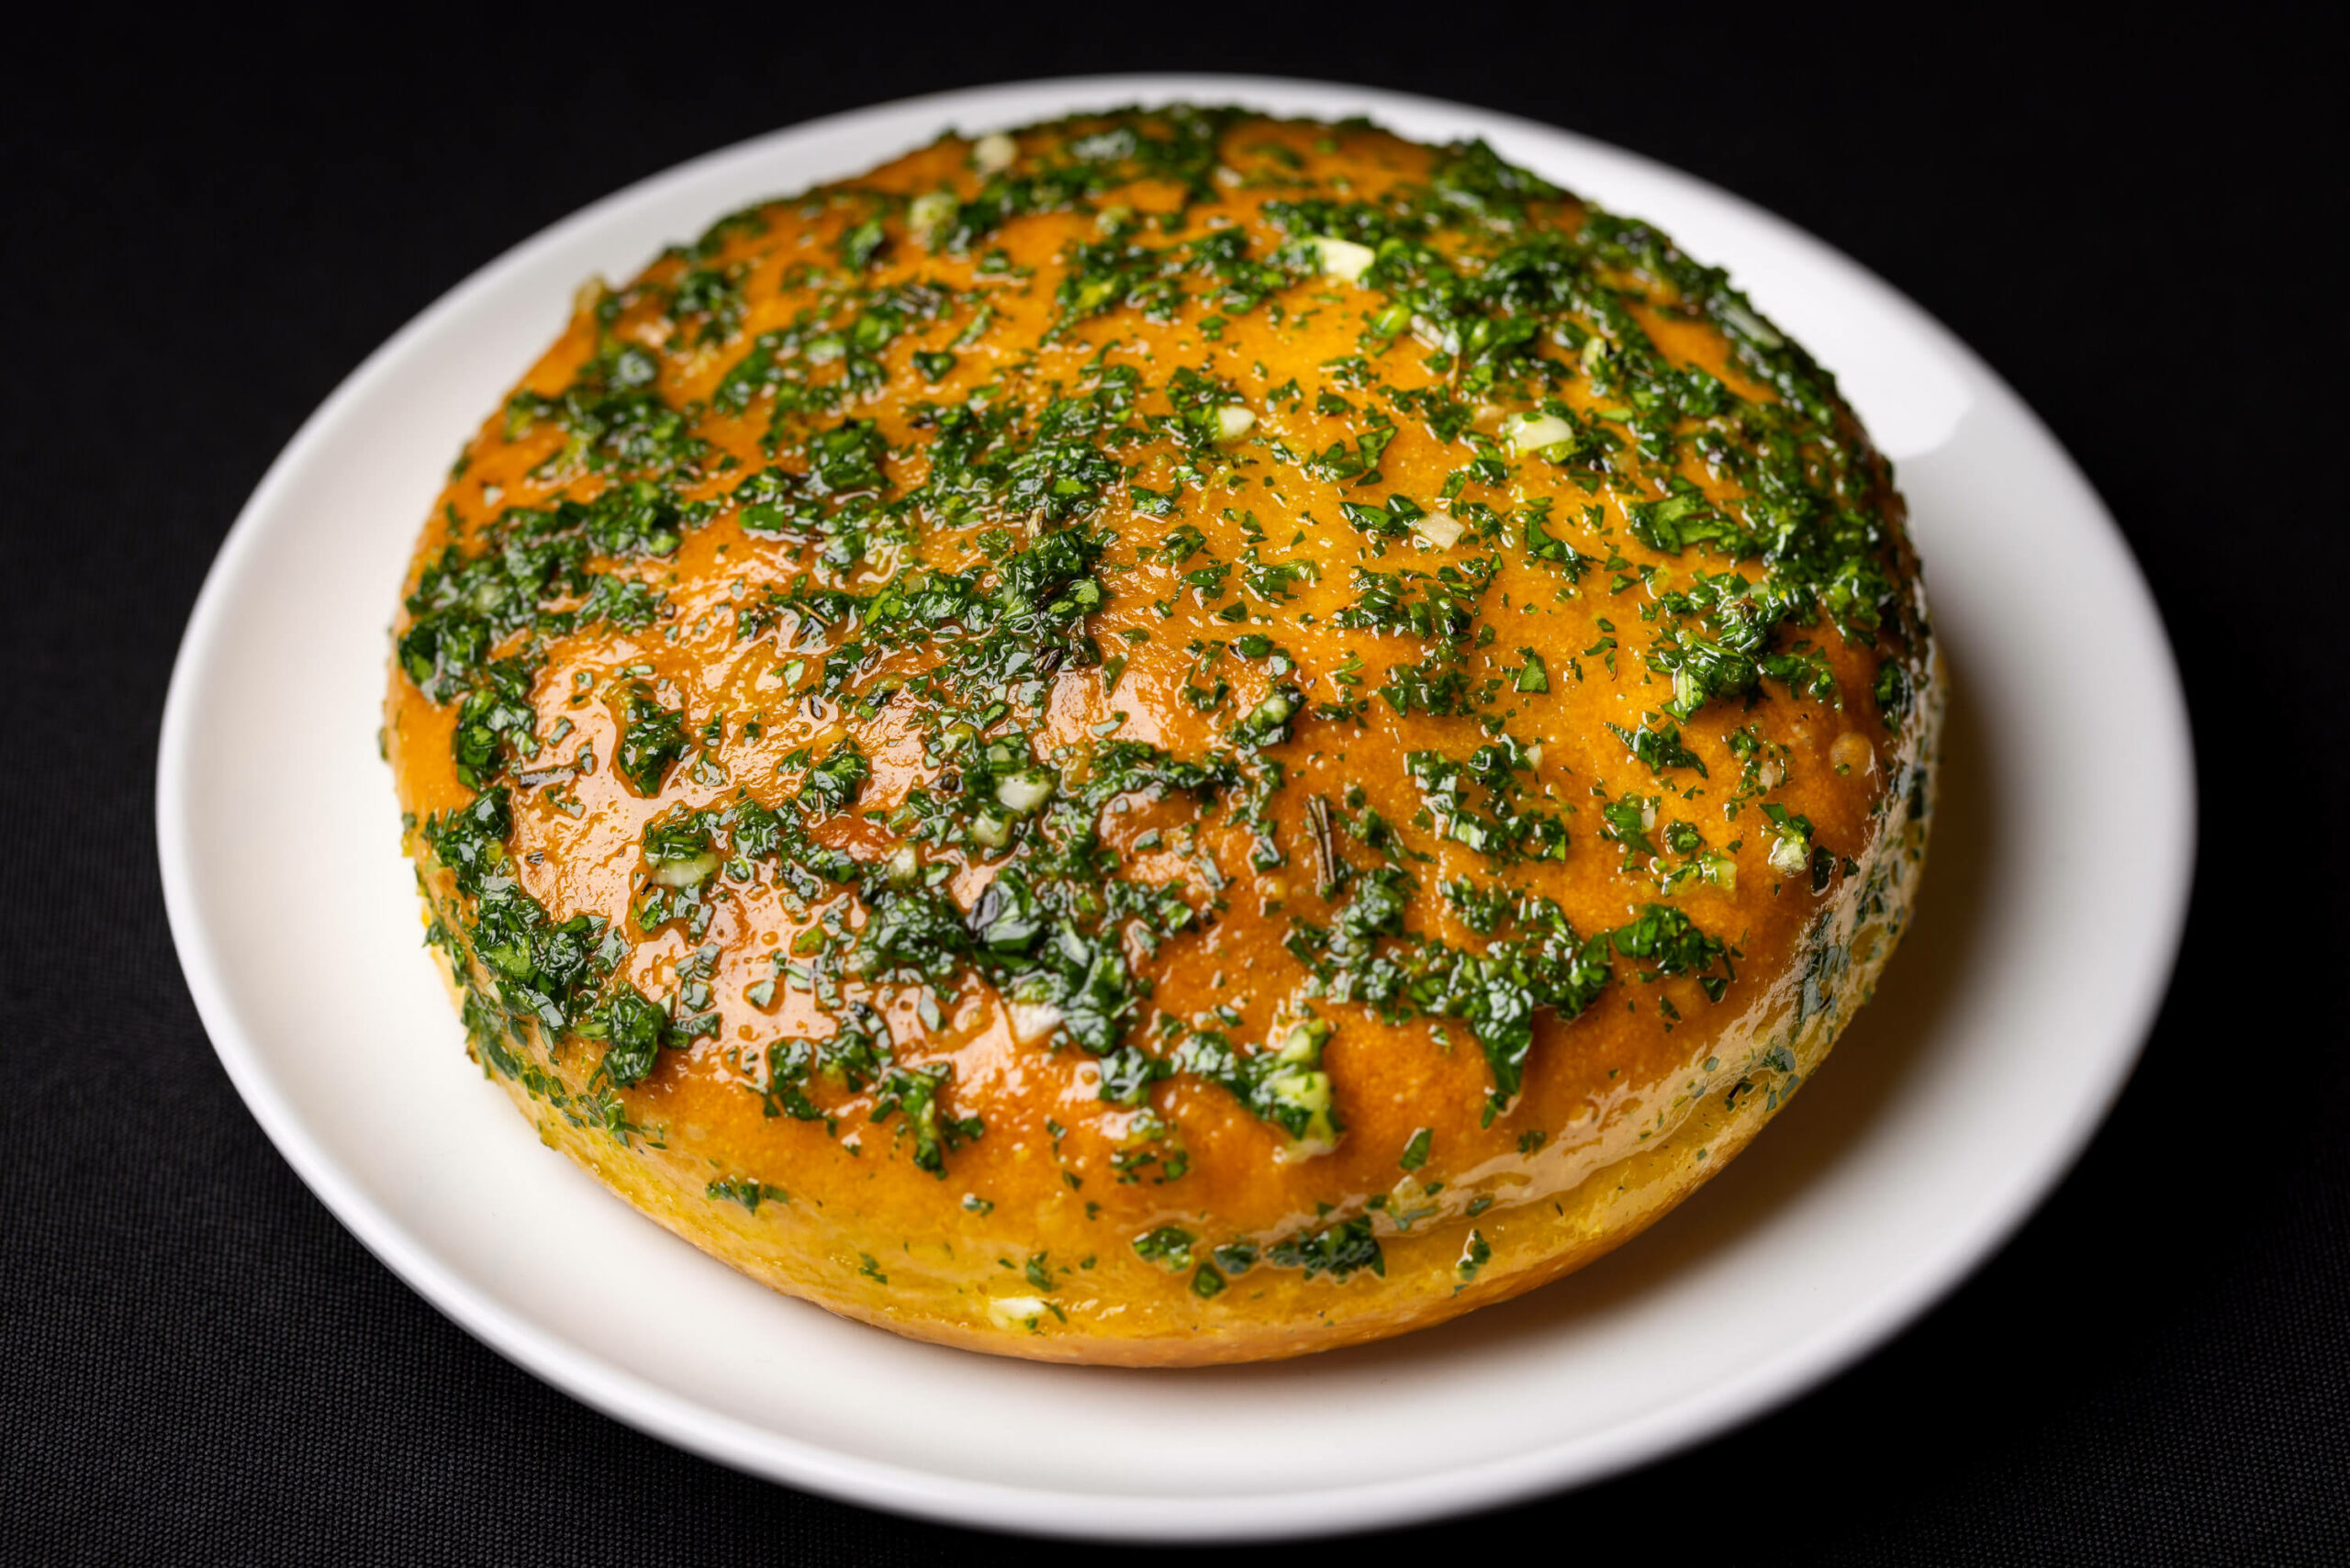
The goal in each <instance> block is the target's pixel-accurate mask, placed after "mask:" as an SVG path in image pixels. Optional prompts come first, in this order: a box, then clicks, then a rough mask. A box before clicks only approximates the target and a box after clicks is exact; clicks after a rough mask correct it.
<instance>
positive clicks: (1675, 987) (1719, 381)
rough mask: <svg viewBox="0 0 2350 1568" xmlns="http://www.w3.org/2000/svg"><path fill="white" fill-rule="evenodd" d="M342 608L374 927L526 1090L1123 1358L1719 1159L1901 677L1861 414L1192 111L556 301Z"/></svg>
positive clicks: (1052, 148)
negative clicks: (403, 895)
mask: <svg viewBox="0 0 2350 1568" xmlns="http://www.w3.org/2000/svg"><path fill="white" fill-rule="evenodd" d="M387 586H388V585H387ZM393 635H394V644H395V650H394V657H393V660H392V665H391V672H390V682H389V691H388V701H387V712H386V750H387V754H388V756H389V757H390V760H391V764H392V767H393V770H394V774H395V778H396V780H397V789H398V793H399V798H400V802H401V806H402V808H403V811H404V817H403V822H404V824H405V829H406V835H407V836H406V842H407V846H408V850H409V852H410V853H411V855H412V856H413V857H414V859H415V862H416V866H417V870H418V877H419V883H420V890H421V891H422V894H423V898H424V902H425V907H426V915H427V919H428V922H429V926H428V936H429V939H430V942H431V946H432V950H433V952H434V953H435V954H436V955H437V957H438V958H440V960H441V961H442V965H443V968H444V971H445V974H446V977H447V978H448V980H450V982H451V986H452V990H453V994H454V995H455V996H456V998H457V1001H458V1003H459V1005H460V1008H461V1011H462V1013H463V1015H464V1024H465V1028H466V1033H467V1036H468V1038H469V1041H470V1047H471V1050H472V1053H473V1055H474V1056H475V1058H476V1059H477V1060H478V1062H479V1063H480V1065H481V1068H482V1070H483V1071H484V1072H485V1073H486V1074H487V1076H488V1077H489V1078H491V1079H492V1080H494V1081H496V1082H498V1084H500V1085H502V1086H503V1087H504V1088H505V1089H506V1090H507V1091H508V1092H509V1093H510V1094H511V1095H512V1097H513V1099H514V1101H515V1103H516V1104H517V1105H518V1106H520V1109H521V1111H522V1112H523V1114H525V1115H526V1116H528V1117H529V1118H530V1119H531V1120H532V1123H533V1124H535V1126H537V1128H538V1130H539V1132H540V1135H541V1136H542V1137H543V1138H544V1139H545V1140H546V1141H547V1142H548V1143H550V1144H552V1145H554V1147H556V1148H560V1149H562V1150H563V1151H564V1152H565V1153H566V1154H568V1155H570V1156H571V1157H572V1158H573V1159H576V1160H578V1161H580V1162H581V1163H582V1164H584V1165H585V1166H587V1167H588V1169H590V1170H593V1171H594V1172H596V1174H597V1175H598V1176H599V1177H600V1178H601V1179H602V1180H603V1181H604V1182H607V1183H609V1184H610V1186H611V1187H612V1188H613V1189H614V1190H615V1191H617V1192H618V1193H620V1194H621V1195H622V1196H623V1197H625V1198H626V1199H627V1200H628V1201H629V1202H630V1203H632V1204H635V1205H636V1206H637V1207H638V1208H640V1209H642V1210H643V1212H644V1213H645V1214H647V1215H651V1216H652V1217H653V1218H655V1220H657V1221H659V1222H660V1223H661V1224H663V1225H665V1226H668V1227H669V1228H670V1229H671V1230H673V1231H675V1232H676V1233H677V1234H678V1235H679V1236H681V1237H683V1238H687V1239H688V1240H689V1241H691V1242H693V1243H694V1244H696V1245H698V1246H699V1247H701V1248H703V1249H707V1250H709V1251H711V1252H712V1253H714V1254H716V1255H717V1256H719V1257H721V1258H722V1259H724V1260H726V1261H728V1262H729V1263H732V1264H733V1265H734V1266H735V1267H737V1268H739V1269H742V1270H744V1271H746V1272H748V1273H750V1274H752V1275H754V1276H755V1277H756V1278H758V1279H760V1280H763V1281H765V1282H767V1283H769V1284H771V1285H773V1286H774V1287H775V1288H777V1289H778V1290H780V1291H784V1292H787V1293H789V1294H792V1295H795V1296H800V1297H804V1298H806V1299H807V1300H809V1301H812V1302H815V1303H818V1304H820V1305H823V1306H825V1307H828V1308H830V1309H832V1310H833V1311H835V1312H839V1313H843V1314H845V1315H848V1316H852V1317H856V1318H860V1319H863V1320H865V1321H867V1322H870V1323H874V1324H877V1325H879V1326H881V1327H886V1328H889V1329H892V1330H894V1331H896V1332H899V1333H901V1334H908V1335H912V1336H915V1337H917V1338H923V1339H929V1340H935V1341H940V1342H944V1343H948V1344H954V1345H959V1346H965V1347H968V1348H971V1349H975V1350H990V1351H996V1352H1000V1353H1004V1354H1009V1355H1016V1356H1027V1357H1035V1358H1041V1359H1047V1360H1056V1361H1096V1362H1123V1363H1131V1364H1147V1365H1179V1364H1193V1363H1203V1362H1218V1361H1245V1360H1252V1359H1259V1358H1268V1357H1279V1356H1291V1355H1296V1354H1300V1353H1302V1352H1306V1351H1311V1350H1321V1349H1325V1348H1328V1347H1332V1346H1337V1345H1344V1344H1348V1343H1354V1342H1359V1341H1362V1340H1366V1339H1371V1338H1380V1337H1382V1336H1386V1335H1391V1334H1394V1333H1397V1332H1401V1331H1403V1330H1405V1329H1409V1328H1413V1327H1420V1326H1424V1325H1427V1324H1432V1323H1436V1322H1438V1321H1441V1320H1443V1319H1445V1318H1448V1317H1450V1316H1455V1315H1457V1314H1460V1313H1461V1312H1465V1311H1468V1310H1470V1309H1472V1308H1473V1307H1477V1306H1480V1305H1486V1304H1488V1303H1492V1302H1495V1301H1499V1300H1502V1299H1504V1298H1505V1297H1508V1296H1511V1295H1515V1294H1518V1293H1520V1292H1523V1291H1525V1290H1527V1289H1529V1288H1531V1287H1533V1286H1536V1285H1539V1284H1540V1283H1542V1282H1545V1281H1548V1280H1550V1279H1553V1278H1556V1277H1557V1276H1559V1275H1560V1274H1561V1273H1564V1272H1566V1271H1570V1270H1572V1269H1574V1268H1577V1267H1579V1266H1581V1265H1582V1264H1583V1263H1586V1262H1588V1261H1590V1260H1592V1259H1594V1258H1595V1257H1597V1256H1599V1255H1600V1254H1601V1253H1604V1252H1606V1250H1607V1249H1610V1248H1613V1247H1615V1246H1617V1245H1618V1244H1619V1243H1621V1242H1623V1241H1624V1240H1625V1239H1627V1238H1629V1237H1631V1236H1633V1235H1634V1234H1636V1233H1638V1232H1639V1230H1640V1229H1641V1228H1642V1227H1644V1226H1647V1225H1648V1224H1650V1223H1651V1221H1653V1220H1655V1219H1657V1218H1658V1217H1659V1216H1661V1215H1663V1214H1665V1213H1666V1212H1667V1211H1668V1210H1670V1209H1671V1208H1672V1206H1673V1204H1675V1203H1677V1202H1678V1201H1679V1200H1680V1199H1681V1198H1683V1197H1684V1196H1685V1195H1687V1194H1688V1193H1690V1192H1691V1191H1692V1190H1694V1189H1695V1186H1696V1185H1697V1184H1698V1183H1699V1182H1702V1181H1704V1180H1705V1179H1706V1178H1707V1177H1708V1176H1710V1175H1712V1174H1713V1173H1715V1172H1717V1171H1718V1170H1721V1169H1722V1167H1723V1166H1724V1165H1726V1164H1727V1163H1728V1162H1729V1160H1730V1159H1731V1158H1732V1157H1733V1156H1734V1155H1735V1154H1736V1153H1737V1152H1738V1151H1739V1149H1740V1148H1742V1147H1743V1146H1744V1145H1745V1143H1746V1141H1747V1140H1748V1139H1749V1138H1751V1137H1753V1136H1754V1134H1755V1133H1756V1132H1757V1131H1758V1130H1759V1129H1760V1128H1761V1127H1762V1124H1763V1123H1764V1122H1765V1121H1767V1120H1768V1119H1770V1117H1771V1116H1772V1115H1773V1114H1774V1113H1775V1112H1776V1111H1777V1110H1778V1109H1779V1108H1780V1107H1781V1106H1783V1105H1784V1104H1785V1103H1786V1102H1787V1100H1788V1097H1789V1096H1790V1095H1792V1094H1793V1093H1794V1092H1796V1089H1797V1087H1798V1086H1799V1085H1800V1084H1801V1083H1802V1082H1804V1081H1805V1080H1806V1079H1807V1078H1808V1077H1809V1076H1810V1075H1811V1074H1812V1073H1813V1072H1814V1071H1816V1070H1818V1069H1819V1067H1820V1064H1821V1062H1822V1060H1823V1058H1825V1057H1826V1055H1827V1053H1828V1050H1829V1047H1830V1045H1831V1044H1832V1043H1833V1041H1834V1039H1835V1037H1836V1036H1837V1034H1838V1033H1839V1031H1840V1030H1841V1028H1842V1027H1843V1025H1845V1023H1846V1022H1847V1021H1848V1020H1849V1019H1850V1017H1851V1015H1852V1012H1853V1010H1854V1009H1855V1008H1856V1007H1857V1006H1859V1005H1860V1004H1861V1002H1863V1000H1864V999H1865V998H1866V997H1867V995H1868V994H1869V991H1870V990H1871V987H1872V985H1873V983H1874V979H1875V976H1876V975H1877V973H1878V971H1879V969H1880V968H1881V967H1882V966H1883V965H1884V963H1885V962H1886V958H1887V957H1888V956H1889V955H1890V954H1891V952H1892V950H1893V948H1894V946H1895V945H1896V943H1897V940H1898V938H1899V936H1900V934H1901V932H1902V930H1903V928H1904V925H1905V924H1906V921H1907V917H1908V909H1909V906H1910V902H1911V899H1912V897H1913V894H1914V891H1915V889H1916V884H1917V879H1918V877H1919V870H1920V868H1921V866H1922V863H1923V857H1924V848H1925V834H1926V826H1927V822H1928V818H1929V815H1930V806H1931V801H1932V793H1933V777H1934V773H1933V765H1934V756H1935V747H1936V744H1937V734H1938V732H1939V723H1940V715H1941V709H1942V677H1941V673H1940V666H1939V661H1938V659H1937V656H1936V654H1935V650H1934V646H1933V643H1932V640H1931V633H1930V622H1929V618H1928V614H1927V608H1926V602H1925V598H1924V593H1923V588H1922V587H1921V584H1920V581H1919V572H1918V565H1917V561H1916V558H1915V555H1914V554H1913V553H1912V550H1911V547H1910V544H1909V542H1908V535H1907V532H1906V529H1905V525H1904V514H1903V509H1902V504H1901V500H1900V498H1899V496H1898V494H1897V492H1896V490H1895V489H1894V487H1893V482H1892V476H1891V473H1890V470H1889V467H1888V465H1886V462H1885V461H1884V460H1883V459H1882V458H1881V457H1880V456H1879V455H1878V454H1877V453H1876V452H1875V451H1874V448H1873V447H1872V446H1871V445H1870V443H1869V441H1868V438H1867V436H1866V435H1865V433H1864V432H1863V430H1862V428H1861V426H1860V424H1859V422H1858V421H1857V420H1856V419H1855V418H1854V417H1853V415H1852V411H1851V409H1849V408H1848V407H1847V406H1846V405H1845V403H1844V402H1843V401H1842V400H1841V398H1840V397H1839V396H1838V394H1837V391H1836V388H1835V384H1834V381H1833V379H1832V377H1831V376H1830V375H1828V374H1827V373H1826V372H1824V371H1823V370H1822V369H1820V368H1819V367H1818V365H1816V364H1814V363H1813V362H1812V360H1811V359H1810V358H1809V356H1808V355H1807V354H1806V353H1804V351H1803V350H1802V349H1801V348H1800V347H1798V346H1797V345H1796V344H1795V343H1793V342H1790V341H1788V340H1787V339H1786V338H1785V336H1784V335H1782V334H1781V333H1780V332H1779V331H1778V330H1775V329H1774V327H1773V326H1772V325H1771V324H1770V322H1769V321H1767V320H1766V319H1764V318H1763V317H1762V315H1761V314H1759V313H1758V312H1757V311H1756V310H1755V309H1754V308H1752V307H1751V305H1750V304H1749V303H1748V301H1747V300H1746V299H1745V298H1744V297H1742V296H1741V295H1740V294H1739V293H1738V292H1737V291H1736V290H1735V289H1734V288H1733V287H1732V286H1731V285H1730V283H1729V280H1728V279H1726V278H1725V276H1724V275H1723V274H1721V273H1720V272H1718V271H1717V270H1714V269H1712V268H1709V267H1707V266H1705V265H1703V264H1701V263H1698V262H1696V261H1694V260H1692V259H1691V258H1689V257H1687V256H1685V255H1684V254H1683V253H1682V252H1680V251H1679V250H1678V249H1676V248H1675V247H1674V245H1673V242H1672V241H1670V240H1668V239H1667V238H1666V237H1665V236H1663V235H1662V234H1660V233H1659V232H1657V231H1656V230H1654V229H1652V228H1651V227H1649V226H1647V225H1645V224H1643V223H1639V222H1637V221H1633V220H1630V219H1627V218H1619V217H1617V216H1614V215H1612V214H1609V213H1607V212H1605V211H1602V210H1599V209H1597V208H1595V207H1592V206H1590V205H1589V204H1587V203H1584V202H1583V201H1580V200H1578V199H1577V198H1576V197H1574V196H1572V195H1570V194H1568V193H1565V192H1562V191H1561V190H1558V189H1556V188H1554V187H1553V186H1551V185H1548V184H1546V183H1545V182H1544V181H1543V180H1541V179H1539V178H1538V177H1536V176H1535V175H1534V174H1529V173H1527V171H1525V170H1522V169H1518V168H1515V167H1513V166H1511V165H1510V164H1508V163H1506V162H1504V161H1502V160H1501V159H1500V158H1499V157H1497V156H1496V155H1495V154H1494V152H1493V151H1491V150H1489V149H1488V148H1486V147H1485V146H1483V144H1479V143H1469V144H1463V145H1456V146H1449V147H1429V146H1422V145H1417V144H1415V143H1412V142H1408V141H1404V140H1399V139H1397V138H1395V137H1393V136H1391V135H1388V134H1386V133H1385V132H1382V131H1381V130H1378V129H1373V128H1371V127H1369V126H1366V125H1363V124H1360V123H1353V122H1350V123H1347V124H1342V125H1327V124H1319V123H1310V122H1302V121H1281V120H1272V119H1267V118H1259V117H1255V116H1251V115H1248V114H1245V113H1241V112H1238V111H1230V110H1218V109H1203V108H1192V107H1181V106H1179V107H1174V108H1167V109H1160V110H1153V111H1141V110H1136V111H1129V112H1121V113H1113V114H1105V115H1097V116H1089V117H1084V118H1075V119H1069V120H1064V121H1058V122H1055V123H1051V124H1046V125H1040V126H1036V127H1033V128H1029V129H1024V130H1021V131H1019V132H1017V133H1014V134H1002V133H998V134H992V135H988V136H985V137H981V138H979V139H977V140H970V139H966V138H963V137H959V136H951V135H950V136H947V137H946V138H944V139H942V140H939V141H937V142H935V143H934V144H933V145H931V146H929V147H926V148H924V149H922V150H921V151H915V152H912V153H910V154H908V155H906V156H904V157H902V158H900V159H898V160H897V161H896V162H890V163H889V164H886V165H884V166H883V167H881V168H879V169H877V170H875V171H874V172H872V173H871V174H867V175H865V176H863V177H861V178H857V179H853V180H848V181H845V182H842V183H840V184H837V185H827V186H824V187H822V188H820V189H816V190H813V191H811V192H808V193H806V194H805V195H800V196H789V197H785V198H782V199H778V200H775V201H771V202H767V203H765V204H763V205H761V206H758V207H752V208H749V209H747V210H745V211H743V212H740V213H736V214H734V215H733V216H731V217H727V218H722V219H721V220H720V221H718V222H717V223H716V224H715V225H714V226H713V227H712V228H711V230H709V231H708V232H707V233H706V234H704V235H703V236H702V237H701V238H700V239H699V240H697V241H693V242H691V243H689V244H683V245H679V246H677V247H675V248H673V249H672V250H670V251H668V252H666V253H664V254H663V255H662V256H661V257H660V258H659V259H657V260H656V261H655V262H654V263H652V264H651V265H650V266H649V267H647V268H646V269H645V271H644V272H643V274H641V275H639V276H638V277H636V278H635V279H633V280H632V281H631V282H628V283H626V284H625V285H622V286H617V287H614V286H604V285H601V284H596V285H591V286H588V288H587V289H585V290H583V291H582V292H581V294H580V296H579V297H578V299H577V300H576V305H575V308H574V310H573V313H572V316H571V319H570V321H569V324H568V325H567V327H565V329H564V330H563V332H562V335H561V336H560V337H559V338H558V339H557V340H556V341H555V342H554V345H553V346H552V347H551V348H550V349H549V350H548V351H547V352H546V353H545V355H544V356H543V358H542V359H541V360H540V361H539V363H538V364H535V365H533V366H531V367H530V368H529V369H528V371H527V373H526V374H525V375H523V376H522V377H521V379H520V383H519V385H518V386H516V387H515V389H514V391H513V393H512V395H511V396H510V397H509V398H508V399H507V400H506V402H505V404H504V406H503V407H501V408H500V409H498V410H496V411H495V412H494V413H492V414H491V416H490V417H489V418H488V420H487V421H486V422H485V423H484V424H483V425H482V427H481V429H480V431H479V432H478V433H477V434H476V436H475V437H474V439H473V440H472V441H471V442H469V443H468V444H467V445H466V447H465V449H464V453H463V454H462V455H461V456H460V457H459V459H458V461H457V463H456V465H455V467H454V470H453V474H452V476H451V477H450V479H449V482H448V485H447V487H446V489H445V491H444V493H443V495H442V498H440V500H439V501H438V502H437V503H436V505H435V506H434V508H433V510H432V513H431V518H430V520H429V521H428V522H427V524H426V526H425V530H424V532H423V536H422V538H421V540H420V543H419V546H418V550H417V553H416V556H415V560H414V562H413V565H412V566H411V568H410V571H409V575H408V582H407V584H406V592H405V595H404V598H403V603H402V609H401V610H400V612H399V615H398V617H397V623H396V625H395V627H394V633H393Z"/></svg>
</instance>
